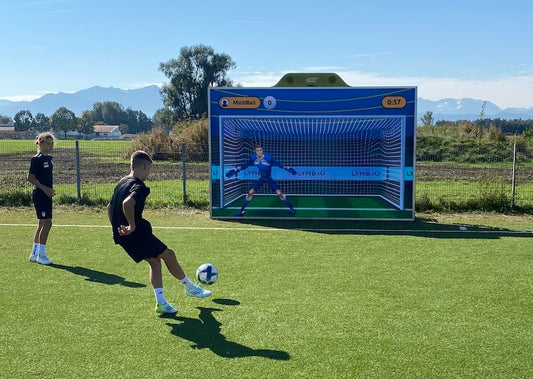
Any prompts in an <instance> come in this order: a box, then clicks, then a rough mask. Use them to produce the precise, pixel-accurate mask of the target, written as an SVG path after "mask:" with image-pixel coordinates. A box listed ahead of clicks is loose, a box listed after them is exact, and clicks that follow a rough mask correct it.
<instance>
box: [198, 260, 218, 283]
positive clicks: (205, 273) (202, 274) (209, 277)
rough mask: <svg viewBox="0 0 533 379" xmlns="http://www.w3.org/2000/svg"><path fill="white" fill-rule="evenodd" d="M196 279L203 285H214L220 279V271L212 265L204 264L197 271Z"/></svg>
mask: <svg viewBox="0 0 533 379" xmlns="http://www.w3.org/2000/svg"><path fill="white" fill-rule="evenodd" d="M196 279H198V281H199V282H200V283H202V284H209V285H211V284H214V283H215V282H216V281H217V279H218V270H217V268H216V267H215V266H214V265H213V264H211V263H204V264H203V265H200V267H198V268H197V269H196Z"/></svg>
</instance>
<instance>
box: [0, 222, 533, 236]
mask: <svg viewBox="0 0 533 379" xmlns="http://www.w3.org/2000/svg"><path fill="white" fill-rule="evenodd" d="M0 226H18V227H20V226H23V227H24V226H28V227H35V224H0ZM53 228H109V225H83V224H54V225H53ZM153 229H170V230H198V231H201V230H208V231H215V230H220V231H244V232H246V231H248V232H273V231H275V232H278V231H287V232H290V231H293V230H294V231H306V232H354V233H395V232H396V233H421V234H431V233H461V234H530V235H533V231H530V230H524V231H520V230H460V229H446V230H442V229H370V228H294V229H289V228H271V227H265V228H244V227H232V228H230V227H224V226H153Z"/></svg>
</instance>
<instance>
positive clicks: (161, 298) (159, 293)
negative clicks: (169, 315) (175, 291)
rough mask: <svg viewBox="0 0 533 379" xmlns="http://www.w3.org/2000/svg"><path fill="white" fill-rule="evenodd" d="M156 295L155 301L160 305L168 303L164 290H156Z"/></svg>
mask: <svg viewBox="0 0 533 379" xmlns="http://www.w3.org/2000/svg"><path fill="white" fill-rule="evenodd" d="M154 294H155V300H156V301H157V302H158V303H159V304H166V303H167V299H166V298H165V294H164V293H163V288H154Z"/></svg>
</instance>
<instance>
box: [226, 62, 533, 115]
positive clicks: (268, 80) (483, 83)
mask: <svg viewBox="0 0 533 379" xmlns="http://www.w3.org/2000/svg"><path fill="white" fill-rule="evenodd" d="M325 71H332V70H325ZM290 72H302V70H293V71H290ZM334 72H335V73H336V74H338V75H339V76H340V77H341V78H342V79H344V81H345V82H346V83H348V84H349V85H350V86H354V87H378V86H384V87H387V86H394V87H395V86H417V87H418V96H419V97H421V98H424V99H427V100H440V99H445V98H453V99H462V98H472V99H478V100H487V101H490V102H492V103H494V104H496V105H497V106H498V107H500V108H502V109H505V108H531V107H533V97H532V96H531V94H532V93H533V75H516V76H504V77H500V78H491V79H484V80H468V79H460V78H454V77H442V78H429V77H416V76H413V77H400V76H399V77H394V76H385V75H382V74H378V73H369V72H363V71H340V70H334ZM285 73H286V72H278V73H273V72H269V73H257V74H255V73H254V74H248V75H242V74H241V73H235V74H234V75H230V76H231V78H232V79H233V81H234V82H235V83H239V84H241V85H242V86H243V87H271V86H273V85H275V84H276V83H277V82H278V81H279V80H280V79H281V77H282V76H283V75H284V74H285Z"/></svg>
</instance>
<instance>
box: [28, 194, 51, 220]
mask: <svg viewBox="0 0 533 379" xmlns="http://www.w3.org/2000/svg"><path fill="white" fill-rule="evenodd" d="M31 199H32V201H33V205H34V206H35V213H36V214H37V218H38V219H39V220H45V219H49V218H52V198H51V197H48V196H46V194H45V193H44V192H43V191H41V190H40V189H34V190H33V192H32V194H31Z"/></svg>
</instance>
